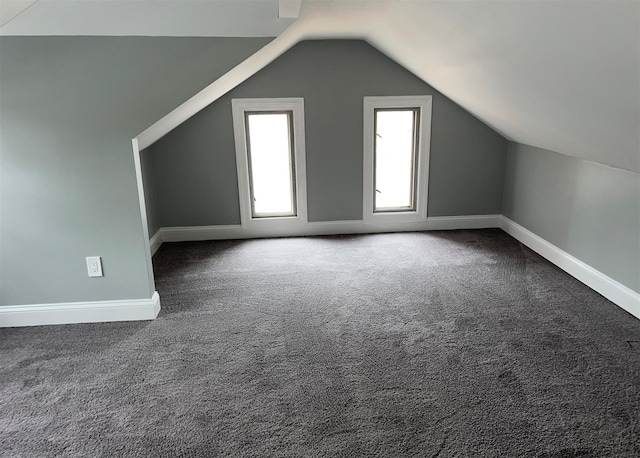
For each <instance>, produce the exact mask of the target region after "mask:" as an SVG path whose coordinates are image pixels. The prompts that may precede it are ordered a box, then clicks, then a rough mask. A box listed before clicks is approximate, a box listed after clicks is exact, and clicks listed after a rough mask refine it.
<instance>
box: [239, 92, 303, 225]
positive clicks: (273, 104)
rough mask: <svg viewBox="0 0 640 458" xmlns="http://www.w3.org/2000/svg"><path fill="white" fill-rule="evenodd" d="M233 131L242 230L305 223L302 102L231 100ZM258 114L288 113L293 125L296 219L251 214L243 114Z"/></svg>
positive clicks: (285, 99)
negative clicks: (263, 112)
mask: <svg viewBox="0 0 640 458" xmlns="http://www.w3.org/2000/svg"><path fill="white" fill-rule="evenodd" d="M231 110H232V113H233V132H234V138H235V145H236V165H237V169H238V194H239V197H240V221H241V225H242V226H243V227H247V226H251V227H255V226H264V225H270V226H274V225H281V226H291V225H295V224H304V223H306V222H307V172H306V170H307V168H306V160H305V138H304V99H302V98H299V97H291V98H277V99H232V100H231ZM260 111H265V112H274V111H291V112H292V113H293V115H292V120H291V121H292V124H293V129H292V131H291V132H292V133H293V142H292V143H293V152H292V153H293V154H292V156H293V158H294V178H295V190H296V196H295V204H296V215H295V216H273V217H264V216H262V217H254V216H253V214H252V211H251V208H252V206H251V190H250V178H249V159H248V156H247V135H246V125H245V120H246V117H245V113H246V112H250V113H256V112H260Z"/></svg>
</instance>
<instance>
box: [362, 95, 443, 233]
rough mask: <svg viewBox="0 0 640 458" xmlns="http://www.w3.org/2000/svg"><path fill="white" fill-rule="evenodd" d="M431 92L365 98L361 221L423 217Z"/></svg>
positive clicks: (416, 218) (406, 219)
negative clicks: (422, 94) (427, 94)
mask: <svg viewBox="0 0 640 458" xmlns="http://www.w3.org/2000/svg"><path fill="white" fill-rule="evenodd" d="M430 127H431V96H411V97H365V98H364V176H363V184H364V188H363V193H364V194H363V196H364V198H363V220H364V221H365V222H369V223H370V222H374V221H391V222H393V221H397V222H402V221H425V220H426V215H427V213H426V212H427V208H426V207H427V178H428V165H429V143H430Z"/></svg>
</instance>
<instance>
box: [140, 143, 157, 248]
mask: <svg viewBox="0 0 640 458" xmlns="http://www.w3.org/2000/svg"><path fill="white" fill-rule="evenodd" d="M150 154H151V148H146V149H143V150H142V151H140V168H141V169H142V184H143V187H144V204H145V207H146V210H147V229H148V230H149V238H151V237H153V236H154V235H155V233H156V232H157V231H158V229H160V223H159V218H158V208H157V206H156V200H157V199H156V183H155V178H154V177H155V175H154V173H153V168H152V167H153V163H152V162H151V159H150V157H149V156H150Z"/></svg>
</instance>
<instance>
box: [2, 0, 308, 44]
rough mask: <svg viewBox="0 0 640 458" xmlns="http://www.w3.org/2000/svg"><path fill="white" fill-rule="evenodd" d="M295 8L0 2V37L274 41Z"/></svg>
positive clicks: (144, 1)
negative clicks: (220, 38)
mask: <svg viewBox="0 0 640 458" xmlns="http://www.w3.org/2000/svg"><path fill="white" fill-rule="evenodd" d="M296 3H298V0H180V1H175V0H39V1H35V0H0V19H3V22H2V24H0V25H2V28H0V35H44V36H50V35H66V36H69V35H92V36H95V35H106V36H201V37H275V36H277V35H278V34H280V33H282V31H283V30H284V29H286V28H287V27H288V26H289V25H291V24H292V23H293V21H294V19H295V15H294V14H293V13H295V12H296V9H295V6H296ZM27 6H28V9H27ZM22 10H24V11H23V12H22V13H21V14H19V15H17V14H14V15H13V17H12V16H11V15H10V13H11V12H13V11H22ZM283 13H284V14H283ZM4 17H7V20H4Z"/></svg>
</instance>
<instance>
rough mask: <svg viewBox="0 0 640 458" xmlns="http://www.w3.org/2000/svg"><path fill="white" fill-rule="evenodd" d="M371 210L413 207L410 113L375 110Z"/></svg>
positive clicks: (410, 111)
mask: <svg viewBox="0 0 640 458" xmlns="http://www.w3.org/2000/svg"><path fill="white" fill-rule="evenodd" d="M375 116H376V138H375V142H376V149H375V190H374V202H375V209H376V210H378V209H401V208H407V209H410V208H413V207H414V203H413V186H414V138H415V133H414V126H415V121H414V116H415V111H414V110H412V109H411V110H376V112H375Z"/></svg>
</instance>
